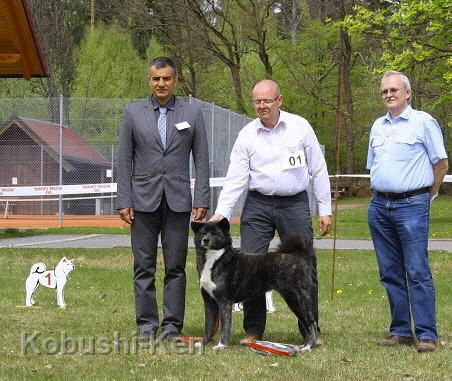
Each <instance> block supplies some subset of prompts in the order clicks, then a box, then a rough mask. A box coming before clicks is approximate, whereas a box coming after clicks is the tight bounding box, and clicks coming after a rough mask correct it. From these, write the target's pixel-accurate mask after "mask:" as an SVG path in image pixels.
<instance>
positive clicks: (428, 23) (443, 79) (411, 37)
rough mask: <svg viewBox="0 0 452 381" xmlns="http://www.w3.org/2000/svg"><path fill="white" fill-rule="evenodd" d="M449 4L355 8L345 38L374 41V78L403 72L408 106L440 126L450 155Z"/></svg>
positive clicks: (421, 0) (408, 2)
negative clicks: (408, 85)
mask: <svg viewBox="0 0 452 381" xmlns="http://www.w3.org/2000/svg"><path fill="white" fill-rule="evenodd" d="M450 18H451V16H450V2H449V1H448V0H405V1H403V2H401V1H391V2H387V3H386V6H385V7H384V8H377V9H375V8H374V9H371V8H369V7H364V6H359V7H357V8H356V15H353V16H352V15H350V16H348V17H346V18H345V21H344V26H345V27H346V28H347V30H349V31H350V33H353V34H355V35H359V36H364V37H365V38H366V39H367V42H368V44H370V43H374V42H375V41H377V43H378V45H377V48H378V53H379V57H380V58H379V60H378V62H377V63H376V65H375V68H374V70H375V72H376V73H379V74H381V73H383V72H384V71H386V70H389V69H392V70H394V69H395V70H401V71H404V72H405V73H406V74H407V75H408V77H409V78H410V80H411V82H412V88H413V97H412V104H413V106H414V107H415V108H424V109H426V110H427V111H430V112H432V113H433V114H435V116H436V118H437V119H439V121H440V123H441V124H442V125H443V126H444V136H445V140H446V145H447V147H448V150H451V149H452V141H451V138H452V133H451V130H452V125H451V122H450V115H451V106H450V105H451V99H452V95H451V92H450V84H451V82H452V70H451V65H450V62H451V57H452V47H451V44H450V21H451V19H450Z"/></svg>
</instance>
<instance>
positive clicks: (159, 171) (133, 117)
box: [117, 57, 209, 340]
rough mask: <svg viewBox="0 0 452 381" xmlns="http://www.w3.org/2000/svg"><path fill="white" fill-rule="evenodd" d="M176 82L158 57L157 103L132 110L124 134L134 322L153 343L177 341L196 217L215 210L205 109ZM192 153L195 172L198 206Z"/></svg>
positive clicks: (153, 70) (153, 79)
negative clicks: (186, 98)
mask: <svg viewBox="0 0 452 381" xmlns="http://www.w3.org/2000/svg"><path fill="white" fill-rule="evenodd" d="M177 81H178V77H177V71H176V66H175V64H174V62H173V61H172V60H171V59H170V58H167V57H158V58H156V59H154V60H153V61H152V62H151V63H150V65H149V84H150V86H151V89H152V97H150V99H149V100H147V101H141V102H134V103H130V104H129V105H127V107H126V109H125V111H124V117H123V121H122V126H121V130H120V135H119V155H118V193H117V208H118V209H119V214H120V217H121V219H122V220H124V221H125V222H127V223H128V224H131V240H132V251H133V255H134V290H135V307H136V308H135V309H136V321H137V325H138V330H139V338H140V339H142V340H147V339H149V338H151V337H155V334H156V331H157V330H158V329H159V328H161V330H162V331H163V333H164V334H165V336H166V337H167V338H168V339H169V340H176V339H178V338H179V333H180V331H181V329H182V326H183V322H184V313H185V287H186V277H185V262H186V255H187V244H188V231H189V224H190V215H191V213H193V220H195V221H201V220H202V219H203V218H204V217H205V215H206V212H207V208H208V205H209V155H208V147H207V135H206V130H205V127H204V120H203V116H202V113H201V110H200V109H199V107H197V106H196V105H192V104H188V103H186V102H182V101H181V100H179V99H178V98H177V97H175V96H174V95H173V92H174V89H175V87H176V85H177ZM190 153H192V154H193V159H194V162H195V170H196V182H195V187H194V196H193V202H192V194H191V190H190V175H189V162H190ZM192 205H193V209H192ZM159 234H160V235H161V241H162V250H163V260H164V264H165V278H164V289H163V319H162V322H161V324H159V314H158V310H157V301H156V291H155V270H156V262H157V243H158V236H159Z"/></svg>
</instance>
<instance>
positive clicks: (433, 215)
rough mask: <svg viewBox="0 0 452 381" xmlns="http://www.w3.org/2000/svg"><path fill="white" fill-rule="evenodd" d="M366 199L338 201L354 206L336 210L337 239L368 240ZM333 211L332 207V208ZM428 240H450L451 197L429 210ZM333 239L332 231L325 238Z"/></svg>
mask: <svg viewBox="0 0 452 381" xmlns="http://www.w3.org/2000/svg"><path fill="white" fill-rule="evenodd" d="M368 203H369V199H368V198H351V199H345V198H344V199H339V204H343V205H347V204H351V205H354V206H355V205H356V207H353V208H350V209H342V210H338V213H337V221H336V234H337V238H348V239H370V233H369V227H368V225H367V205H368ZM333 210H334V206H333ZM316 230H317V231H318V225H317V219H314V232H315V231H316ZM429 236H430V238H432V239H445V238H449V239H451V238H452V197H450V196H441V197H438V198H437V199H436V200H435V201H434V202H433V204H432V207H431V210H430V234H429ZM332 237H333V231H331V233H330V234H329V235H328V236H327V238H332Z"/></svg>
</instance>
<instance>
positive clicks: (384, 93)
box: [380, 88, 400, 97]
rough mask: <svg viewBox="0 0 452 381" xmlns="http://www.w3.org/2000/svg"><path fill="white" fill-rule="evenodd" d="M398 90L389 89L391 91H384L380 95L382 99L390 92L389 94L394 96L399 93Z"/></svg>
mask: <svg viewBox="0 0 452 381" xmlns="http://www.w3.org/2000/svg"><path fill="white" fill-rule="evenodd" d="M399 90H400V89H395V88H391V89H384V90H381V91H380V94H381V96H382V97H384V96H386V95H388V94H389V92H391V94H395V93H397V91H399Z"/></svg>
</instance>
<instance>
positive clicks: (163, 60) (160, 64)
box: [149, 57, 177, 76]
mask: <svg viewBox="0 0 452 381" xmlns="http://www.w3.org/2000/svg"><path fill="white" fill-rule="evenodd" d="M152 66H155V67H156V68H157V69H163V68H164V67H167V66H171V68H172V69H173V75H174V76H176V75H177V68H176V64H175V63H174V61H173V60H172V59H171V58H169V57H157V58H154V59H153V60H152V61H151V62H150V63H149V70H151V67H152Z"/></svg>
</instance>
